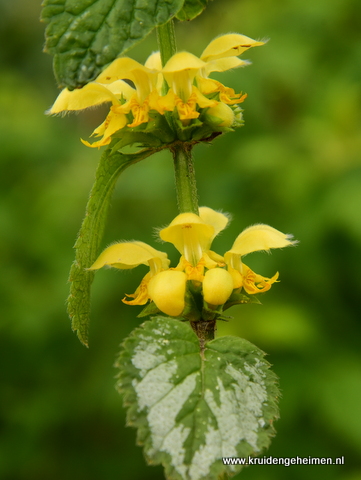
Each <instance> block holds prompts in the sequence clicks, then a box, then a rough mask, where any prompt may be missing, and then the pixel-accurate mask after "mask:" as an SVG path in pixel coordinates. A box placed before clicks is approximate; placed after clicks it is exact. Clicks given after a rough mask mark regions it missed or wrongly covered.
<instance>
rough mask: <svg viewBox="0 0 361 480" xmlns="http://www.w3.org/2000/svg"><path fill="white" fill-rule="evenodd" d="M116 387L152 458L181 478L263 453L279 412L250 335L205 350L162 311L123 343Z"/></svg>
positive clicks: (193, 478) (215, 472) (212, 479)
mask: <svg viewBox="0 0 361 480" xmlns="http://www.w3.org/2000/svg"><path fill="white" fill-rule="evenodd" d="M117 367H118V368H119V369H120V374H119V382H118V385H117V387H118V389H119V391H120V392H121V393H122V394H123V395H124V404H125V406H126V407H128V412H127V420H128V424H130V425H133V426H135V427H137V428H138V435H137V440H138V443H139V444H140V445H143V446H144V451H145V454H146V458H147V460H148V462H149V463H152V464H159V463H162V464H163V465H164V467H165V471H166V476H167V478H169V479H175V480H201V479H202V480H206V479H207V480H216V479H217V478H218V476H219V475H222V474H226V473H228V474H230V475H233V474H234V473H236V472H237V471H239V470H240V469H241V466H239V465H238V466H227V465H223V462H222V457H246V458H248V456H249V455H258V454H260V453H261V452H262V450H263V449H264V448H265V447H267V446H268V445H269V443H270V437H272V436H273V435H274V429H273V426H272V423H273V421H274V420H275V419H277V418H278V408H277V396H278V394H279V392H278V388H277V379H276V376H275V375H274V374H273V373H272V372H271V371H270V370H269V364H268V362H266V361H265V360H264V353H263V352H262V351H261V350H259V349H258V348H257V347H256V346H254V345H252V344H251V343H249V342H248V341H247V340H244V339H241V338H237V337H220V338H217V339H216V340H212V341H210V342H208V343H207V344H206V345H205V348H204V349H203V350H202V351H200V343H199V340H198V338H197V336H196V335H195V333H194V332H193V330H192V329H191V328H190V326H189V324H187V323H183V322H180V321H178V320H175V319H171V318H165V317H156V318H153V319H152V320H150V321H147V322H145V323H144V324H143V325H142V326H141V327H140V328H137V329H136V330H135V331H134V332H133V333H132V334H131V335H130V337H128V339H126V340H125V342H124V344H123V349H122V352H121V353H120V356H119V359H118V362H117Z"/></svg>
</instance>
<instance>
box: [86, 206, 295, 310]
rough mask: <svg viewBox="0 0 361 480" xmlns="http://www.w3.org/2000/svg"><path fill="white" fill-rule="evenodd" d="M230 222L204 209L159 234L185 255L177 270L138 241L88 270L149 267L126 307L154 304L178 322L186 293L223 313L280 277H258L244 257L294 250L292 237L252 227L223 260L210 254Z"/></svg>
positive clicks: (112, 248)
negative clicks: (240, 297)
mask: <svg viewBox="0 0 361 480" xmlns="http://www.w3.org/2000/svg"><path fill="white" fill-rule="evenodd" d="M228 221H229V218H228V216H227V215H225V214H223V213H220V212H216V211H215V210H212V209H211V208H208V207H201V208H200V209H199V215H196V214H194V213H182V214H180V215H178V216H177V217H176V218H175V219H174V220H173V221H172V222H171V223H170V224H169V225H168V227H166V228H163V229H162V230H160V231H159V236H160V238H161V239H162V240H163V241H166V242H170V243H172V244H173V245H174V246H175V247H176V249H177V250H178V251H179V252H180V254H181V258H180V261H179V263H178V265H177V266H176V267H175V268H170V267H169V264H170V261H169V260H168V258H167V255H166V253H164V252H161V251H159V250H155V249H154V248H152V247H151V246H149V245H147V244H146V243H143V242H136V241H135V242H124V243H116V244H114V245H111V246H110V247H108V248H107V249H106V250H104V252H103V253H102V254H101V255H100V256H99V258H98V259H97V260H96V261H95V263H94V264H93V265H92V266H91V267H90V270H98V269H99V268H101V267H103V266H106V265H108V266H110V267H115V268H120V269H129V268H135V267H137V266H138V265H141V264H143V265H147V266H148V267H149V269H150V270H149V272H148V273H147V274H146V275H145V277H144V278H143V280H142V281H141V283H140V285H139V287H138V288H137V290H136V291H135V293H133V294H131V295H127V297H128V298H124V299H123V302H124V303H127V304H129V305H145V304H146V303H147V302H148V300H151V301H153V302H154V304H155V305H156V307H157V308H158V309H159V310H160V311H161V312H163V313H165V314H167V315H170V316H174V317H179V316H184V311H185V309H186V303H187V293H190V294H191V295H193V296H194V295H195V296H197V295H198V297H199V296H201V297H203V300H204V302H205V303H204V302H203V304H204V305H205V307H206V308H219V307H221V306H223V305H224V304H226V303H227V301H229V299H230V297H231V295H234V293H240V292H241V291H242V290H244V292H245V293H246V295H253V294H255V293H262V292H266V291H267V290H269V289H270V288H271V285H272V284H273V283H274V282H276V281H277V278H278V273H276V274H275V275H274V276H273V277H272V278H266V277H263V276H261V275H258V274H256V273H255V272H253V271H252V270H251V269H250V268H249V267H248V266H247V265H246V264H245V263H243V261H242V257H244V256H245V255H247V254H249V253H252V252H256V251H269V250H270V249H273V248H282V247H287V246H290V245H294V244H295V241H294V240H292V236H291V235H285V234H284V233H281V232H279V231H278V230H276V229H274V228H272V227H270V226H269V225H263V224H259V225H254V226H251V227H248V228H246V229H245V230H244V231H243V232H242V233H241V234H240V235H238V237H237V238H236V240H235V242H234V243H233V246H232V248H231V249H230V250H228V251H227V252H225V254H224V255H223V256H221V255H219V254H218V253H216V252H214V251H212V250H210V248H211V244H212V241H213V239H214V238H215V237H216V236H217V235H218V234H219V233H220V232H221V231H222V230H223V229H224V228H225V227H226V226H227V224H228ZM188 297H189V295H188ZM193 303H194V302H193ZM195 303H199V302H195ZM235 303H241V302H235ZM242 303H243V302H242ZM221 310H222V308H221Z"/></svg>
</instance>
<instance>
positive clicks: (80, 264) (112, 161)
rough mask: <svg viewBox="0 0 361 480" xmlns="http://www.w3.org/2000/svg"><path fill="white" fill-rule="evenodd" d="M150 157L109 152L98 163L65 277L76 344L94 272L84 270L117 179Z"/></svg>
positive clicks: (82, 336)
mask: <svg viewBox="0 0 361 480" xmlns="http://www.w3.org/2000/svg"><path fill="white" fill-rule="evenodd" d="M152 153H154V150H143V151H141V152H139V153H137V154H128V155H124V154H121V153H118V152H117V153H112V149H111V148H109V149H107V150H105V152H104V153H103V155H102V157H101V159H100V162H99V166H98V169H97V172H96V176H95V182H94V185H93V188H92V190H91V192H90V196H89V201H88V204H87V207H86V212H85V218H84V220H83V223H82V226H81V229H80V232H79V234H78V238H77V240H76V243H75V247H74V248H75V250H76V253H75V260H74V263H73V264H72V266H71V269H70V274H69V281H70V282H71V286H70V294H69V297H68V314H69V317H70V319H71V321H72V329H73V330H74V331H77V334H78V338H79V340H80V341H81V342H82V343H83V344H84V345H86V346H88V328H89V320H90V287H91V284H92V283H93V279H94V271H89V270H86V268H89V267H90V266H91V265H92V264H93V263H94V261H95V260H96V258H97V256H98V255H99V248H100V244H101V240H102V237H103V232H104V226H105V222H106V217H107V213H108V208H109V204H110V200H111V196H112V193H113V190H114V187H115V184H116V181H117V179H118V177H119V175H120V174H121V173H122V172H123V171H124V170H125V169H126V168H128V167H129V166H130V165H133V164H134V163H137V162H139V161H140V160H143V159H144V158H147V157H149V156H150V155H152Z"/></svg>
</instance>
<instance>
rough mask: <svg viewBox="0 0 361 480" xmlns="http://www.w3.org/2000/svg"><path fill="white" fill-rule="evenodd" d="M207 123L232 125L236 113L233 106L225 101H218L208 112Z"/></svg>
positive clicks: (217, 125) (221, 125)
mask: <svg viewBox="0 0 361 480" xmlns="http://www.w3.org/2000/svg"><path fill="white" fill-rule="evenodd" d="M206 120H207V123H208V124H210V125H213V126H215V127H231V126H232V125H233V122H234V113H233V110H232V109H231V107H229V106H228V105H226V104H225V103H222V102H220V103H218V105H216V106H215V107H210V108H208V110H207V113H206Z"/></svg>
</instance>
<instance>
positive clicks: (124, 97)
mask: <svg viewBox="0 0 361 480" xmlns="http://www.w3.org/2000/svg"><path fill="white" fill-rule="evenodd" d="M158 57H159V54H153V55H151V56H150V57H149V58H148V60H147V62H146V63H145V65H144V66H143V65H141V64H140V63H138V62H136V61H135V60H133V59H131V58H127V57H123V58H118V59H116V60H114V62H113V63H111V64H110V65H109V67H107V68H106V69H105V70H104V71H103V72H102V73H101V74H100V75H99V76H98V77H97V78H96V79H95V81H94V82H91V83H89V84H87V85H85V86H84V87H83V88H79V89H75V90H72V91H70V90H68V89H67V88H65V89H64V90H63V91H62V92H61V93H60V95H59V96H58V98H57V99H56V101H55V103H54V105H53V106H52V107H51V108H50V110H49V111H48V112H47V113H49V114H57V113H61V112H72V111H79V110H84V109H86V108H89V107H94V106H98V105H100V104H102V103H105V102H109V101H110V102H112V106H111V107H110V112H109V114H108V116H107V118H106V119H105V121H104V122H103V123H102V124H101V125H100V126H99V127H97V128H96V129H95V130H94V132H93V133H92V136H94V135H95V136H103V138H102V139H101V140H99V141H97V142H94V143H93V144H90V143H89V142H86V141H83V143H84V144H85V145H87V146H89V147H101V146H103V145H108V144H109V143H110V141H111V136H112V135H113V134H115V133H116V132H117V131H118V130H121V129H122V128H124V127H125V126H126V125H128V127H136V126H138V125H140V124H142V123H146V122H148V121H149V111H150V110H156V111H158V112H159V113H161V114H163V113H164V108H163V107H162V106H161V104H160V102H159V98H160V95H159V93H158V90H157V85H158V76H159V70H158V69H157V68H156V67H158V66H159V68H160V61H158ZM124 80H128V81H129V80H130V81H131V82H132V83H133V84H134V86H135V88H133V87H132V86H130V85H129V84H128V83H127V82H125V81H124ZM129 113H131V114H132V121H131V122H130V123H128V118H127V114H129Z"/></svg>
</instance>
